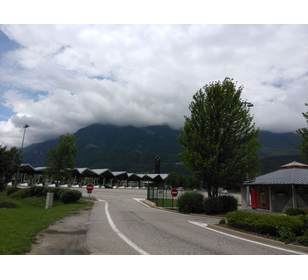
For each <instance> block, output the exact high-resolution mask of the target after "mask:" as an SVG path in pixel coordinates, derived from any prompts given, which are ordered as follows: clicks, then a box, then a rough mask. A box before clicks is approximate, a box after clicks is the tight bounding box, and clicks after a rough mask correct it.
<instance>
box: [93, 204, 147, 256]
mask: <svg viewBox="0 0 308 280" xmlns="http://www.w3.org/2000/svg"><path fill="white" fill-rule="evenodd" d="M98 201H104V202H105V203H106V205H105V213H106V216H107V219H108V222H109V224H110V226H111V228H112V229H113V231H114V232H115V233H116V234H117V235H118V236H119V237H121V238H122V239H123V240H124V241H125V242H126V243H127V244H128V245H129V246H131V247H132V248H133V249H135V250H136V251H137V252H139V253H140V254H141V255H149V253H148V252H146V251H144V250H142V249H141V248H140V247H139V246H137V245H136V244H135V243H134V242H132V241H130V240H129V239H128V238H127V237H126V236H125V235H124V234H122V233H121V232H120V231H119V230H118V228H117V227H116V226H115V224H114V223H113V221H112V219H111V217H110V214H109V211H108V202H107V201H106V200H102V199H99V200H98Z"/></svg>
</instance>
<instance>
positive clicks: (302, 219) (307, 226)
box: [296, 215, 308, 231]
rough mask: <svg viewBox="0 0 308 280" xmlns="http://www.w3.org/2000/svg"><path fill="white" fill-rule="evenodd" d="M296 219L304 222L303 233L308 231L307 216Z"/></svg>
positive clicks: (298, 216)
mask: <svg viewBox="0 0 308 280" xmlns="http://www.w3.org/2000/svg"><path fill="white" fill-rule="evenodd" d="M296 217H297V218H298V219H300V220H301V221H303V222H304V228H303V230H304V231H305V230H308V216H307V215H297V216H296Z"/></svg>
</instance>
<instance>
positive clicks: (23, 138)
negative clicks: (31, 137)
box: [16, 124, 30, 185]
mask: <svg viewBox="0 0 308 280" xmlns="http://www.w3.org/2000/svg"><path fill="white" fill-rule="evenodd" d="M28 127H30V126H29V125H27V124H25V125H24V126H23V129H24V136H23V137H22V142H21V149H20V151H21V159H22V150H23V147H24V140H25V134H26V129H27V128H28ZM18 181H19V168H18V169H17V182H16V185H18Z"/></svg>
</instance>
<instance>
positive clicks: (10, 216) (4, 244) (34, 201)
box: [0, 192, 93, 255]
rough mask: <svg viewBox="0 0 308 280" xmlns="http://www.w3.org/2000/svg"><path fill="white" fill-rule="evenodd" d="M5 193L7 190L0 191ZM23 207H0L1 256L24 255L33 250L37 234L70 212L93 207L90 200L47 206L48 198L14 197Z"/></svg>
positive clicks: (56, 203) (4, 194) (3, 194)
mask: <svg viewBox="0 0 308 280" xmlns="http://www.w3.org/2000/svg"><path fill="white" fill-rule="evenodd" d="M0 196H6V192H2V193H0ZM14 201H15V202H16V204H18V206H19V207H20V208H0V220H1V223H0V255H22V254H25V253H26V252H29V251H30V250H31V245H32V243H35V237H36V235H37V234H38V233H39V232H40V231H41V230H43V229H46V228H47V227H48V226H49V225H51V224H52V223H54V222H55V221H57V220H60V219H62V218H63V217H65V216H66V215H67V214H68V212H70V211H76V210H78V209H84V208H86V207H92V205H93V202H91V203H90V204H89V205H88V202H87V201H84V200H80V201H79V203H74V204H64V203H62V202H55V203H53V207H52V208H49V209H45V197H29V198H26V199H23V200H22V199H20V200H14Z"/></svg>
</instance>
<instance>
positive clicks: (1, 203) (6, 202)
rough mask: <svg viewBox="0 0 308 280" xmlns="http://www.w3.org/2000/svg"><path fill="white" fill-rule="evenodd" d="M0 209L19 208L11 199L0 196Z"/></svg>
mask: <svg viewBox="0 0 308 280" xmlns="http://www.w3.org/2000/svg"><path fill="white" fill-rule="evenodd" d="M0 208H19V206H18V205H17V204H16V203H15V202H14V201H13V200H12V199H10V198H8V197H3V196H0Z"/></svg>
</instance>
